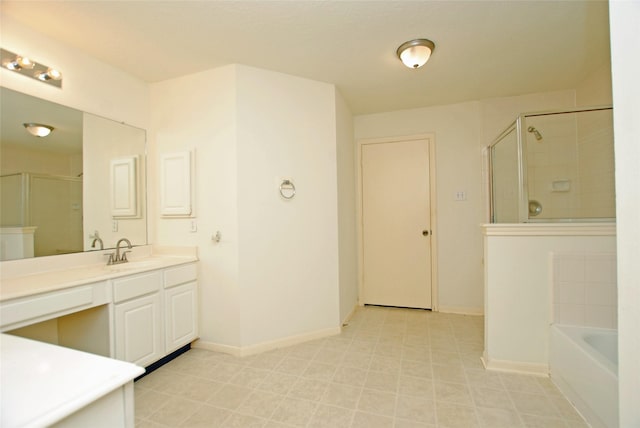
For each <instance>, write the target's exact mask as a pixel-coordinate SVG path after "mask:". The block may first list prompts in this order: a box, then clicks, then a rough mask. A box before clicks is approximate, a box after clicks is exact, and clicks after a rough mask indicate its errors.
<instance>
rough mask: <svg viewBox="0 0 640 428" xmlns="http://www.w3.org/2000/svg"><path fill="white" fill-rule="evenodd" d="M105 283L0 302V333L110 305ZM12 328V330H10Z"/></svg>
mask: <svg viewBox="0 0 640 428" xmlns="http://www.w3.org/2000/svg"><path fill="white" fill-rule="evenodd" d="M109 300H110V296H109V293H108V292H107V283H106V282H97V283H94V284H87V285H82V286H78V287H73V288H69V289H66V290H59V291H52V292H50V293H45V294H42V295H40V296H30V297H25V298H22V299H16V300H15V301H9V302H3V303H2V305H1V307H2V310H1V311H0V319H1V325H2V330H3V331H6V330H7V329H9V328H17V327H19V326H21V325H26V324H25V322H27V321H28V322H29V323H35V322H40V321H45V320H48V319H51V318H57V317H58V316H61V315H65V314H68V313H71V312H75V311H79V310H83V309H88V308H91V307H94V306H98V305H104V304H105V303H109ZM10 326H11V327H10Z"/></svg>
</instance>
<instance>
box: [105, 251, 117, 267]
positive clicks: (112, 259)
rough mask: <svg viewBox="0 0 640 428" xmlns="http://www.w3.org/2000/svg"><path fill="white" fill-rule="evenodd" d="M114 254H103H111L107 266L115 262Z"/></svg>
mask: <svg viewBox="0 0 640 428" xmlns="http://www.w3.org/2000/svg"><path fill="white" fill-rule="evenodd" d="M114 255H115V254H114V253H107V254H103V256H109V260H108V261H107V266H111V265H112V264H114V263H115V259H114V258H113V256H114Z"/></svg>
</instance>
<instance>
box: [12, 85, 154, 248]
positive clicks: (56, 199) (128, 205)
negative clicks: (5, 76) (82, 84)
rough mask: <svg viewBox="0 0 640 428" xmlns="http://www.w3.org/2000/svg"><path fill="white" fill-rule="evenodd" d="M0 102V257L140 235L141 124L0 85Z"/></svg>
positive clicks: (143, 226) (109, 244)
mask: <svg viewBox="0 0 640 428" xmlns="http://www.w3.org/2000/svg"><path fill="white" fill-rule="evenodd" d="M0 103H1V104H0V108H1V110H0V112H1V116H2V118H1V120H2V123H1V128H0V237H1V240H0V260H13V259H19V258H27V257H39V256H51V255H58V254H68V253H75V252H81V251H92V250H99V249H100V248H101V245H103V246H104V248H105V249H106V248H114V247H115V245H116V242H117V241H118V239H120V238H123V237H126V238H128V239H129V240H130V241H131V243H132V244H133V245H145V244H146V243H147V220H146V210H147V208H146V132H145V131H144V130H143V129H139V128H135V127H132V126H129V125H125V124H122V123H118V122H115V121H112V120H109V119H105V118H102V117H98V116H95V115H92V114H88V113H84V112H81V111H78V110H74V109H71V108H68V107H65V106H61V105H58V104H55V103H52V102H49V101H45V100H42V99H38V98H35V97H32V96H29V95H25V94H22V93H19V92H16V91H12V90H10V89H7V88H0ZM29 123H34V124H43V125H47V126H50V127H52V128H53V131H52V132H51V133H50V134H49V135H48V136H46V137H37V136H34V135H32V134H31V133H30V132H29V130H28V129H27V127H26V126H25V124H29ZM98 238H99V239H98Z"/></svg>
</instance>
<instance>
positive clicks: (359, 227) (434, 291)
mask: <svg viewBox="0 0 640 428" xmlns="http://www.w3.org/2000/svg"><path fill="white" fill-rule="evenodd" d="M414 140H427V142H428V146H429V210H430V214H431V225H430V230H431V252H430V253H431V310H432V311H433V312H437V311H438V306H439V305H438V254H437V248H438V245H437V244H438V243H437V240H438V234H437V230H438V228H437V207H436V202H437V195H436V156H435V146H436V143H435V134H434V133H428V134H416V135H407V136H398V137H381V138H364V139H359V140H357V141H356V240H357V250H358V305H359V306H364V301H363V297H364V251H363V250H364V233H363V232H364V231H363V224H362V220H363V212H362V202H363V200H362V147H363V146H365V145H368V144H381V143H401V142H405V141H414Z"/></svg>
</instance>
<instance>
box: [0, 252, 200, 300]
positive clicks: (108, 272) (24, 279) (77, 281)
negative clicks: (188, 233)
mask: <svg viewBox="0 0 640 428" xmlns="http://www.w3.org/2000/svg"><path fill="white" fill-rule="evenodd" d="M147 260H149V261H152V260H153V261H157V263H156V264H153V265H150V266H140V267H134V265H135V263H136V262H140V261H147ZM196 261H198V258H197V257H195V256H193V255H184V256H170V255H151V256H148V257H144V256H143V257H139V256H137V255H135V256H133V257H131V259H130V262H131V264H130V265H127V264H126V263H124V264H122V265H114V266H112V267H108V266H107V265H106V263H101V264H92V265H79V266H75V267H72V268H65V269H60V270H49V271H42V272H34V273H31V274H29V275H21V276H15V277H12V278H3V279H2V283H1V284H0V301H6V300H12V299H18V298H20V297H25V296H33V295H37V294H43V293H47V292H50V291H56V290H62V289H65V288H71V287H76V286H79V285H85V284H91V283H96V282H100V281H107V280H110V279H114V278H119V277H122V276H129V275H135V274H138V273H142V272H147V271H151V270H157V269H164V268H168V267H172V266H178V265H181V264H185V263H193V262H196ZM130 267H131V268H130Z"/></svg>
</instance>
